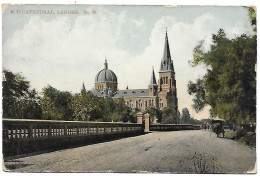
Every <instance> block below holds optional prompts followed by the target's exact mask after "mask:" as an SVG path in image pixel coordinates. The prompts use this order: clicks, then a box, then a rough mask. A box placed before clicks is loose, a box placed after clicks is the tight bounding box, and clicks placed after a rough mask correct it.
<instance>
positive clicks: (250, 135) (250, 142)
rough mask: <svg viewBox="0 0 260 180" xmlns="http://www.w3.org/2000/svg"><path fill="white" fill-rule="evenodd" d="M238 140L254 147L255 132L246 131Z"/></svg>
mask: <svg viewBox="0 0 260 180" xmlns="http://www.w3.org/2000/svg"><path fill="white" fill-rule="evenodd" d="M239 142H241V143H243V144H246V145H248V146H251V147H256V133H253V132H248V133H247V134H246V135H245V136H243V137H241V138H240V140H239Z"/></svg>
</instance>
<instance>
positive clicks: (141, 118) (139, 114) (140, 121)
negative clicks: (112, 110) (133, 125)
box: [136, 112, 143, 124]
mask: <svg viewBox="0 0 260 180" xmlns="http://www.w3.org/2000/svg"><path fill="white" fill-rule="evenodd" d="M136 119H137V120H136V122H137V124H143V113H141V112H139V113H137V114H136Z"/></svg>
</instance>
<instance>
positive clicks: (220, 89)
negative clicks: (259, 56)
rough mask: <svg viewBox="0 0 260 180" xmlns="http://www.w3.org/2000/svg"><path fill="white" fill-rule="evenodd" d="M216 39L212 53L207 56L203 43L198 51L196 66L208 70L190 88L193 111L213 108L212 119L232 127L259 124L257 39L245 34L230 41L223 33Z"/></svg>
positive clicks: (195, 58)
mask: <svg viewBox="0 0 260 180" xmlns="http://www.w3.org/2000/svg"><path fill="white" fill-rule="evenodd" d="M212 39H213V44H212V45H211V47H210V50H209V51H208V52H203V49H202V43H203V42H200V44H199V45H198V46H197V47H195V49H194V53H193V56H194V58H193V61H192V65H193V66H197V65H198V64H201V63H202V64H205V65H206V66H207V67H208V69H207V73H206V75H205V76H204V77H203V78H202V79H198V80H197V81H196V82H195V83H193V82H191V81H190V82H189V84H188V93H189V94H190V95H194V98H193V102H194V105H193V107H194V108H195V110H196V111H197V112H198V111H200V110H202V109H203V108H204V107H205V105H210V106H211V109H210V114H211V116H212V117H216V116H218V117H220V118H222V119H225V120H228V123H232V124H237V123H239V124H241V123H248V122H249V121H255V117H256V98H255V95H256V72H255V64H256V37H255V36H253V37H251V36H247V35H245V34H243V35H241V36H239V37H236V38H234V39H231V40H230V39H227V38H226V34H225V32H224V30H222V29H220V30H219V32H218V34H217V35H213V36H212Z"/></svg>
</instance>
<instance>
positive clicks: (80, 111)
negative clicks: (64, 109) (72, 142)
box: [71, 93, 102, 121]
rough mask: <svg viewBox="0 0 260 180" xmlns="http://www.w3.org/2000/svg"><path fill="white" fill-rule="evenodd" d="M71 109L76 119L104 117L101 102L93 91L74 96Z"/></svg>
mask: <svg viewBox="0 0 260 180" xmlns="http://www.w3.org/2000/svg"><path fill="white" fill-rule="evenodd" d="M71 109H72V112H73V115H72V117H73V120H75V121H94V120H97V119H99V118H102V114H101V111H102V107H101V102H100V101H99V99H98V97H96V96H94V95H92V94H91V93H81V94H76V95H75V96H74V97H73V100H72V105H71Z"/></svg>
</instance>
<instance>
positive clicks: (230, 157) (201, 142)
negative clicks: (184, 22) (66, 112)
mask: <svg viewBox="0 0 260 180" xmlns="http://www.w3.org/2000/svg"><path fill="white" fill-rule="evenodd" d="M255 161H256V151H255V150H254V149H251V148H248V147H246V146H244V145H241V144H239V143H237V142H235V141H232V140H229V139H225V138H217V137H216V135H215V134H213V133H211V132H209V131H204V130H197V131H173V132H153V133H149V134H145V135H142V136H136V137H130V138H125V139H120V140H115V141H110V142H104V143H99V144H94V145H88V146H83V147H78V148H72V149H67V150H60V151H56V152H51V153H46V154H40V155H35V156H31V157H25V158H20V159H13V160H9V161H7V162H5V163H4V164H5V166H6V168H7V169H9V170H10V171H18V172H164V173H166V172H170V173H246V172H247V171H252V170H253V169H254V166H255Z"/></svg>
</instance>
